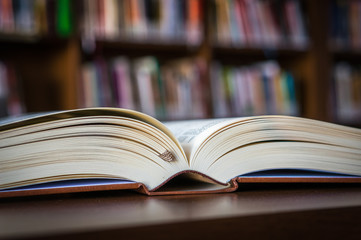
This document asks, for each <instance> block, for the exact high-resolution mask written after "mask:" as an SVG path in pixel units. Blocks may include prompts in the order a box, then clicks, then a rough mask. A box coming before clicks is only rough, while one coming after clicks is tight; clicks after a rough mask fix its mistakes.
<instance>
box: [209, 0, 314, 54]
mask: <svg viewBox="0 0 361 240" xmlns="http://www.w3.org/2000/svg"><path fill="white" fill-rule="evenodd" d="M213 1H214V4H212V5H211V6H212V8H214V9H213V10H211V11H210V12H211V13H212V16H211V18H214V20H213V21H214V22H215V25H214V28H213V30H214V31H213V33H214V39H216V43H217V44H219V45H224V46H229V45H232V46H234V47H271V48H272V47H282V46H284V45H285V44H286V45H288V46H290V47H295V48H304V47H305V46H307V44H308V33H307V30H306V24H305V22H306V20H305V17H304V10H303V7H302V4H301V3H300V1H299V0H280V1H271V0H226V1H222V0H213Z"/></svg>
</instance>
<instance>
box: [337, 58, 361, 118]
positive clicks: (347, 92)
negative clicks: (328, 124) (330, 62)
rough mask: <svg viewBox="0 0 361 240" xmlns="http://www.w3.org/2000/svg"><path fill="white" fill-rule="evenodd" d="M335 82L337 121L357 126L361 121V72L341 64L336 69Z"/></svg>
mask: <svg viewBox="0 0 361 240" xmlns="http://www.w3.org/2000/svg"><path fill="white" fill-rule="evenodd" d="M333 80H334V83H333V85H334V102H335V103H334V105H335V110H336V111H335V114H336V119H337V121H339V122H341V123H344V124H357V123H358V122H360V121H361V70H360V69H359V67H356V66H352V65H351V64H349V63H346V62H339V63H337V64H336V65H335V67H334V73H333Z"/></svg>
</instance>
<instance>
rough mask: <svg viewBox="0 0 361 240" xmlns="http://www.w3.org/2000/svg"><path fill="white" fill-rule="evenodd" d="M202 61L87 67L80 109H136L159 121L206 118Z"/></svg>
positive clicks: (121, 61) (145, 60)
mask: <svg viewBox="0 0 361 240" xmlns="http://www.w3.org/2000/svg"><path fill="white" fill-rule="evenodd" d="M205 71H206V67H205V63H204V61H202V60H198V59H180V60H174V61H170V62H167V63H165V64H160V63H159V61H158V60H157V59H156V58H155V57H152V56H149V57H142V58H137V59H133V60H129V59H128V58H126V57H117V58H115V59H113V60H111V61H110V62H105V61H104V60H102V59H98V60H96V61H94V62H90V63H85V64H84V65H83V66H82V71H81V75H82V78H81V83H80V87H79V89H81V94H80V95H81V99H80V106H82V107H96V106H116V107H122V108H128V109H135V110H139V111H141V112H144V113H146V114H149V115H151V116H155V117H157V118H159V119H168V120H171V119H191V118H204V117H206V116H207V114H208V111H207V105H206V97H207V96H206V90H205V83H204V79H205V77H204V75H205Z"/></svg>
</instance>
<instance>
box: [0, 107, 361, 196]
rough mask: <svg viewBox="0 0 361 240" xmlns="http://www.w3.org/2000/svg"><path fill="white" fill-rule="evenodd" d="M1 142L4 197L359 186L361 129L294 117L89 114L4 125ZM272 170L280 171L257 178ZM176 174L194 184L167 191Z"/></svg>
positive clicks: (98, 110) (74, 113)
mask: <svg viewBox="0 0 361 240" xmlns="http://www.w3.org/2000/svg"><path fill="white" fill-rule="evenodd" d="M0 138H1V141H0V144H1V148H0V155H1V159H0V161H1V166H2V168H1V169H0V189H1V190H0V197H11V196H27V195H37V194H51V193H64V192H82V191H95V190H111V189H118V190H120V189H134V190H138V191H140V192H143V193H146V194H149V195H157V194H189V193H201V192H203V193H204V192H207V193H209V192H229V191H234V190H236V189H237V187H238V185H240V184H242V183H243V182H329V183H330V182H344V183H347V182H361V158H360V156H361V144H360V143H361V130H360V129H356V128H351V127H346V126H341V125H336V124H332V123H327V122H321V121H317V120H311V119H305V118H299V117H291V116H276V115H273V116H271V115H268V116H255V117H244V118H228V119H203V120H190V121H174V122H166V123H161V122H159V121H157V120H156V119H154V118H152V117H150V116H148V115H145V114H142V113H140V112H135V111H132V110H126V109H117V108H90V109H77V110H68V111H62V112H55V113H49V114H44V115H35V116H34V115H33V116H27V117H26V118H22V119H15V120H8V121H5V122H4V121H3V122H2V124H1V126H0ZM286 169H288V171H281V170H286ZM266 170H279V171H278V172H277V171H275V172H271V173H270V172H260V171H266ZM292 170H295V171H292ZM296 170H301V171H296ZM178 175H181V176H182V177H184V179H193V180H194V181H193V182H191V184H187V185H182V183H185V182H187V181H180V184H179V185H177V186H173V187H174V188H172V187H170V188H167V182H169V181H170V179H172V178H176V176H178ZM188 183H189V181H188ZM162 186H163V187H162Z"/></svg>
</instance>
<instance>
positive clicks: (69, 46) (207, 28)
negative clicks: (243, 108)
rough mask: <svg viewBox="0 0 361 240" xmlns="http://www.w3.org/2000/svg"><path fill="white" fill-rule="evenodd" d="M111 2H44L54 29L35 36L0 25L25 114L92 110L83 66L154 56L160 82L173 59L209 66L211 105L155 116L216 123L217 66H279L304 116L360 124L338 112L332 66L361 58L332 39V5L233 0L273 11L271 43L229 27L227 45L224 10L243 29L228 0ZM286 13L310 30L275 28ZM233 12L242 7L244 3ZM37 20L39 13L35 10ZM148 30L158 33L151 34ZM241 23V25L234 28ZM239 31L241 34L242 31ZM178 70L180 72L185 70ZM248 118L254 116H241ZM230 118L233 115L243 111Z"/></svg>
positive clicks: (205, 92) (203, 78)
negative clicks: (87, 101)
mask: <svg viewBox="0 0 361 240" xmlns="http://www.w3.org/2000/svg"><path fill="white" fill-rule="evenodd" d="M38 2H39V3H40V6H42V5H41V4H44V3H43V2H44V1H41V0H35V1H34V3H38ZM109 2H111V3H109V5H101V1H99V2H98V1H93V3H90V1H89V2H88V1H77V2H76V3H71V2H70V1H67V0H52V1H46V3H45V6H47V4H48V5H50V6H47V7H46V8H44V9H46V10H45V13H46V14H45V15H46V16H47V18H46V21H45V22H47V23H48V25H47V26H48V28H47V30H46V31H45V30H44V27H43V28H36V29H43V30H41V31H40V30H38V31H35V33H34V30H33V32H31V33H24V32H21V31H20V32H17V31H13V32H11V31H10V32H9V31H8V30H6V29H4V27H3V25H2V23H3V22H4V21H3V20H1V19H0V61H2V62H4V63H11V64H12V65H13V66H14V67H15V69H16V71H17V75H18V76H19V81H20V82H21V86H22V98H23V101H24V105H25V107H26V111H29V112H38V111H50V110H60V109H71V108H76V107H81V106H84V102H82V101H83V100H82V94H84V93H83V91H84V87H82V86H81V79H82V78H81V75H82V68H83V66H84V65H86V64H89V63H90V64H92V63H94V62H96V61H98V60H99V59H100V60H101V61H103V62H104V63H105V66H106V68H107V69H111V63H112V61H113V60H114V59H117V58H125V59H127V60H126V61H128V62H129V63H130V64H131V65H133V62H134V61H136V60H139V59H141V58H144V57H149V56H151V57H153V58H154V59H155V60H156V62H157V64H158V67H159V69H160V70H159V76H160V78H163V68H164V69H167V68H168V70H169V65H172V66H174V64H173V63H174V62H179V61H185V62H187V63H188V65H192V63H194V61H199V60H200V61H201V62H202V64H201V65H202V71H200V70H199V69H198V73H199V75H197V76H198V77H200V80H199V81H200V82H201V84H199V85H197V86H196V87H195V88H199V89H200V90H198V91H199V92H201V93H202V97H201V99H202V100H201V103H200V104H201V105H202V106H203V107H202V108H203V110H202V111H203V112H204V113H202V114H200V115H197V114H194V115H192V114H190V115H186V114H185V115H183V116H182V115H180V116H177V117H174V116H173V117H172V116H169V115H157V114H156V117H159V118H160V119H166V120H169V119H170V120H171V119H182V118H194V117H214V116H216V115H215V108H214V104H213V103H212V99H214V96H213V95H212V87H213V88H214V86H212V81H211V78H212V67H213V66H214V63H220V64H221V65H222V66H223V65H224V66H231V67H234V68H236V69H238V68H243V67H250V66H253V65H257V64H262V63H265V62H269V61H273V62H276V63H277V64H278V65H279V67H280V69H281V70H282V71H283V70H284V71H287V72H290V73H292V76H293V78H294V79H295V84H296V87H297V88H296V90H295V94H296V95H297V104H298V112H297V113H296V114H297V115H300V116H303V117H308V118H314V119H319V120H326V121H331V122H338V123H344V124H349V125H354V126H359V122H360V118H357V117H356V118H353V119H351V120H350V119H346V120H342V119H340V117H339V116H338V115H337V114H338V113H337V109H336V107H335V106H337V103H336V100H337V97H335V91H336V90H335V84H334V66H335V64H337V63H338V62H344V61H345V62H347V63H348V64H351V65H352V66H356V65H357V63H358V61H359V59H360V58H361V51H360V48H355V46H354V45H353V44H344V45H342V46H340V45H336V44H335V41H333V40H332V39H333V36H332V34H331V33H330V32H329V29H330V28H331V27H330V25H332V24H333V20H332V17H331V16H330V14H329V12H328V11H326V10H325V9H327V7H328V6H329V7H330V8H331V7H332V6H333V4H334V3H333V1H326V0H324V1H312V0H280V1H260V3H259V4H258V5H257V4H255V3H254V2H257V1H247V0H242V1H228V4H238V3H239V2H240V3H244V4H246V3H247V4H251V5H257V6H256V9H255V10H254V11H256V12H258V13H265V15H267V17H264V18H263V19H261V20H263V21H264V23H263V25H262V24H261V25H262V26H261V30H262V29H263V31H266V32H264V34H263V35H262V34H261V39H263V40H259V42H257V41H258V40H254V39H253V38H250V37H248V39H247V38H245V39H246V40H244V41H242V40H240V37H239V36H238V37H237V36H235V34H234V33H233V31H232V35H228V37H227V34H231V31H229V30H228V33H225V34H223V35H225V36H226V37H225V39H223V38H221V41H219V40H220V39H219V38H218V37H217V36H219V34H218V33H217V29H219V25H220V24H219V23H218V22H217V19H219V18H221V19H222V18H224V16H227V15H225V14H224V13H221V10H222V9H223V10H225V13H227V11H228V14H230V15H229V16H231V17H229V19H231V20H232V19H235V20H233V21H234V22H236V23H240V22H241V20H240V18H239V17H240V16H239V15H237V14H238V13H237V12H236V10H234V11H233V13H232V12H229V10H227V9H231V8H230V6H227V5H225V6H223V3H222V2H223V1H218V0H214V1H213V0H212V1H204V0H190V1H169V2H170V3H169V4H170V5H168V6H163V5H159V4H161V3H160V2H161V1H144V2H143V1H136V3H131V2H130V1H127V0H123V1H116V0H115V1H109ZM143 3H145V4H143ZM96 4H98V5H96ZM99 4H100V5H99ZM107 4H108V3H107ZM134 4H135V5H134ZM157 4H158V5H157ZM172 4H173V5H172ZM286 5H287V6H288V7H286ZM59 6H61V7H63V8H65V9H66V10H62V11H64V12H63V13H62V16H63V18H65V19H68V20H65V21H64V22H63V25H64V26H63V28H64V29H63V31H62V32H61V31H60V30H59V25H56V22H57V21H58V20H54V18H56V17H55V16H58V15H57V14H55V12H57V13H59V12H60V11H61V10H59V8H60V7H59ZM112 6H113V7H112ZM114 6H117V7H116V9H117V11H118V13H117V12H116V11H115V10H114ZM191 6H193V7H191ZM194 6H196V7H194ZM232 6H233V5H232ZM177 7H178V8H179V9H181V10H177V11H178V12H177V11H176V10H175V9H178V8H177ZM227 7H228V8H227ZM253 7H254V6H253ZM167 8H168V9H171V10H172V11H170V12H173V14H175V15H176V16H177V17H176V18H172V17H171V16H168V15H167V16H163V15H162V14H164V12H165V11H164V10H165V9H167ZM225 8H226V9H225ZM286 8H287V9H293V10H292V11H294V13H295V14H296V15H297V18H300V19H301V22H298V24H300V23H301V24H302V29H301V30H299V31H298V32H297V34H298V35H297V34H293V35H292V33H290V31H291V30H292V29H291V28H289V27H288V28H287V26H280V25H277V21H278V22H279V21H280V19H282V16H283V17H284V18H285V19H286V21H285V22H286V23H287V22H290V21H291V22H292V21H294V19H293V20H292V18H291V19H290V18H289V15H290V14H289V13H292V11H291V10H288V11H289V12H288V13H287V10H284V11H286V13H284V11H283V13H282V14H283V15H282V14H281V12H278V10H277V9H286ZM49 9H50V10H49ZM94 9H98V10H99V11H98V12H97V11H95V10H94ZM107 9H108V10H107ZM109 9H112V10H109ZM126 9H133V10H134V9H136V10H139V11H130V12H129V13H128V12H127V14H128V15H129V16H128V17H124V18H122V19H120V18H117V17H116V16H117V14H118V15H119V13H121V12H122V11H123V12H124V16H126V14H125V11H126ZM149 9H153V10H149ZM154 9H158V10H157V11H156V10H154ZM234 9H238V8H237V6H235V7H234ZM295 9H296V10H295ZM297 9H299V10H297ZM105 11H111V12H112V14H108V15H110V17H105V16H108V15H104V12H105ZM162 11H163V13H162ZM243 11H244V10H243ZM246 13H248V12H246ZM275 13H279V14H278V15H279V16H278V15H277V19H276V20H274V21H275V23H274V24H273V25H272V21H270V19H273V18H270V16H271V17H272V16H273V15H274V14H275ZM94 14H95V15H94ZM217 14H218V15H217ZM219 14H220V15H219ZM272 14H273V15H272ZM287 14H288V15H287ZM33 15H34V16H37V13H34V14H33ZM45 15H44V16H45ZM161 15H162V16H163V18H162V21H161V20H160V16H161ZM256 15H257V14H256ZM356 15H357V13H356ZM215 16H221V17H218V18H217V17H215ZM66 17H67V18H66ZM36 19H38V18H36ZM49 19H50V20H49ZM51 19H53V20H51ZM237 19H238V20H237ZM231 20H228V23H229V24H232V22H231ZM237 21H238V22H237ZM40 22H41V21H40ZM155 23H157V24H158V23H159V24H158V25H157V24H155ZM222 24H223V25H221V26H224V24H227V21H225V22H223V23H222ZM265 24H266V25H265ZM295 24H296V25H297V21H296V23H293V24H291V23H290V25H292V26H295ZM34 25H36V24H34ZM144 26H151V27H149V29H148V28H144ZM265 26H266V28H265ZM274 26H278V27H279V29H278V30H277V29H275V28H274ZM117 27H118V28H117ZM236 27H237V26H235V24H234V23H233V25H232V26H229V28H228V29H235V28H236ZM281 27H282V28H281ZM175 29H177V30H175ZM265 29H266V30H265ZM267 29H268V30H267ZM270 29H271V30H270ZM287 29H288V30H287ZM290 29H291V30H290ZM261 30H260V31H261ZM236 32H237V33H238V34H241V32H240V30H238V31H236ZM261 32H262V31H261ZM265 33H268V35H271V36H273V38H271V39H268V40H267V38H265V37H264V36H266V35H267V34H266V35H265ZM217 34H218V35H217ZM292 36H293V37H292ZM300 39H301V40H300ZM227 41H228V42H227ZM189 63H191V64H189ZM193 65H195V64H193ZM131 68H133V66H131ZM174 68H175V69H177V70H178V69H179V67H174ZM168 70H164V71H168ZM169 71H171V70H169ZM172 71H173V72H175V73H173V74H174V75H175V76H177V77H176V78H177V79H180V78H182V74H180V73H177V71H176V70H174V69H173V70H172ZM107 74H108V77H109V79H112V77H113V76H112V72H111V71H110V70H109V72H108V73H107ZM177 74H178V75H177ZM135 75H136V74H135V73H134V71H133V69H132V70H131V73H130V79H131V80H130V82H131V84H134V83H135V82H137V81H138V80H137V79H136V77H135ZM192 78H194V77H192ZM111 81H113V80H111ZM173 81H175V80H169V82H173ZM176 81H178V84H179V86H183V87H184V89H187V88H190V86H193V85H189V86H186V85H184V84H185V83H184V80H182V81H183V82H182V81H181V80H176ZM221 81H223V80H221ZM108 88H110V89H113V88H114V86H113V85H111V84H110V85H109V87H108ZM182 91H184V90H181V92H182ZM359 91H361V90H359ZM174 94H175V93H172V95H174ZM135 96H139V92H138V93H135ZM185 98H187V96H183V99H185ZM197 101H198V100H197ZM139 102H140V101H139V99H138V100H135V104H136V105H138V107H136V109H138V110H142V109H141V107H139ZM168 102H169V101H168V100H166V101H165V103H166V104H167V103H168ZM191 102H192V101H191ZM213 102H214V101H213ZM182 104H183V103H182V102H180V103H178V105H182ZM188 104H191V103H188ZM110 105H113V106H117V103H114V101H113V102H112V103H111V104H110ZM185 109H187V108H185ZM184 111H186V110H184ZM194 111H195V112H196V111H199V110H194ZM264 113H267V112H264ZM276 113H277V112H276ZM244 114H246V113H242V114H241V115H244ZM230 115H231V116H235V115H239V113H236V114H234V113H232V114H230Z"/></svg>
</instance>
